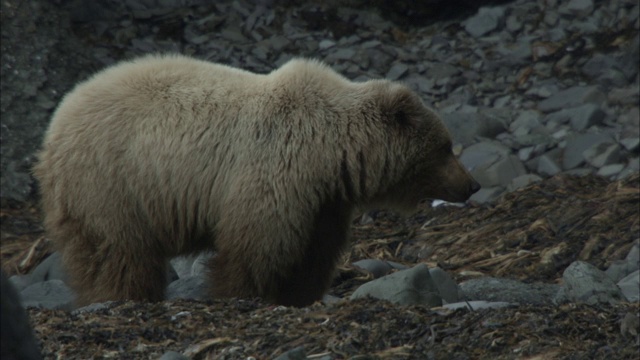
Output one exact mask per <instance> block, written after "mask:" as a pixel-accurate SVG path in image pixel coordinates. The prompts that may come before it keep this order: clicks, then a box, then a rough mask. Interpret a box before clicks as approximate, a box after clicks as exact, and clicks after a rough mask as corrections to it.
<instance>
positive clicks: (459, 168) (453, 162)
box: [442, 154, 481, 202]
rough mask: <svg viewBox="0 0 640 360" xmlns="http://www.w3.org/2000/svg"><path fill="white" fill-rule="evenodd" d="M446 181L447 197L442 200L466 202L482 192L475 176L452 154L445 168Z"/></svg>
mask: <svg viewBox="0 0 640 360" xmlns="http://www.w3.org/2000/svg"><path fill="white" fill-rule="evenodd" d="M443 170H444V174H445V175H444V177H445V179H446V181H445V182H444V184H447V185H445V194H446V195H445V196H443V197H442V200H445V201H452V202H464V201H467V200H468V199H469V197H471V195H473V194H475V193H476V192H478V190H480V188H481V186H480V183H478V182H477V181H476V180H475V179H474V178H473V176H471V174H470V173H469V171H467V169H465V167H464V166H463V165H462V164H461V163H460V161H459V160H458V159H457V158H456V157H455V156H454V155H453V154H451V155H450V157H449V159H448V161H447V162H446V165H445V167H444V169H443Z"/></svg>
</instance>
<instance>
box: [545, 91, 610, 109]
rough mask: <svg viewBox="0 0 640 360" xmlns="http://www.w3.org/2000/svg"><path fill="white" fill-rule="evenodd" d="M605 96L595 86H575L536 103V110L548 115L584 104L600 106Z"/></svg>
mask: <svg viewBox="0 0 640 360" xmlns="http://www.w3.org/2000/svg"><path fill="white" fill-rule="evenodd" d="M604 100H605V95H604V93H603V92H602V91H600V90H599V89H598V87H597V86H575V87H572V88H568V89H566V90H562V91H560V92H558V93H556V94H554V95H553V96H551V97H549V98H547V99H544V100H542V101H540V102H539V103H538V110H540V111H542V112H545V113H549V112H552V111H557V110H560V109H566V108H571V107H576V106H579V105H583V104H585V103H594V104H598V105H599V104H601V103H602V102H603V101H604Z"/></svg>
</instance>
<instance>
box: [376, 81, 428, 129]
mask: <svg viewBox="0 0 640 360" xmlns="http://www.w3.org/2000/svg"><path fill="white" fill-rule="evenodd" d="M380 106H381V107H382V109H381V110H382V114H384V115H383V116H384V117H385V118H386V119H387V120H388V121H389V122H390V123H392V124H393V125H396V126H400V127H410V128H413V127H416V126H418V125H419V123H420V118H421V116H422V115H423V114H424V105H423V104H422V101H421V100H420V99H419V98H418V96H417V95H416V94H414V93H413V92H412V91H411V90H409V89H408V88H407V87H405V86H402V85H397V84H393V85H391V86H389V87H387V89H386V91H384V95H383V99H382V101H381V104H380Z"/></svg>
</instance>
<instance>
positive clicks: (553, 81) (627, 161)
mask: <svg viewBox="0 0 640 360" xmlns="http://www.w3.org/2000/svg"><path fill="white" fill-rule="evenodd" d="M427 3H430V2H427ZM443 3H444V2H441V1H433V4H431V6H433V9H438V12H437V13H434V12H433V11H431V12H430V11H428V9H429V4H425V5H423V6H424V7H425V8H416V9H412V10H411V11H409V10H407V9H408V8H407V7H404V5H405V3H404V2H398V5H397V6H396V7H393V8H391V9H390V8H388V7H385V6H383V4H385V3H384V2H373V3H371V4H368V3H367V2H361V1H347V2H344V3H342V2H341V3H338V2H313V1H308V2H303V1H295V2H285V1H256V2H250V1H219V2H215V4H211V2H207V1H197V0H192V1H188V0H182V1H180V0H177V1H170V0H168V1H152V0H149V1H133V0H131V1H122V2H117V1H105V2H84V1H55V2H38V1H28V2H21V1H12V0H10V1H5V2H3V3H2V23H3V26H2V30H1V31H2V43H1V47H2V49H1V50H2V54H1V57H2V64H1V65H2V68H1V71H2V84H1V93H0V94H1V100H2V102H1V104H2V105H1V108H0V112H1V115H2V118H1V120H2V121H1V123H0V127H1V130H2V132H1V139H2V142H1V144H0V150H1V152H2V158H1V161H0V166H1V169H2V172H1V175H0V179H1V180H2V181H1V183H0V191H1V197H0V199H1V201H2V202H1V205H2V206H1V211H0V217H1V219H2V229H1V230H2V232H1V237H0V255H1V258H2V268H3V271H4V272H5V273H7V274H8V275H9V276H10V282H11V284H12V286H14V287H15V288H16V290H17V291H18V292H19V293H20V296H21V299H22V305H23V306H26V307H27V313H28V315H29V317H30V321H31V324H32V326H33V328H34V333H35V337H36V339H37V340H38V341H39V343H40V345H41V350H42V354H43V356H44V358H51V359H53V358H62V359H66V358H69V359H75V358H77V359H85V358H121V359H143V358H144V359H147V358H154V359H155V358H162V359H165V360H168V359H185V358H187V359H188V358H191V359H214V358H215V359H249V358H255V359H271V358H278V359H324V360H329V359H347V358H349V359H368V358H381V359H403V358H415V359H427V358H429V359H489V358H491V359H521V358H530V359H604V358H620V359H627V358H628V359H633V358H636V356H637V355H638V353H639V346H640V340H639V337H638V333H639V331H640V328H639V325H638V324H639V320H638V319H639V313H638V311H639V309H640V308H639V305H638V304H639V301H640V300H639V295H638V292H639V291H638V287H639V286H640V275H639V271H638V267H639V259H640V257H639V255H638V254H639V248H640V220H639V219H640V180H639V175H638V174H639V170H640V107H639V101H640V95H639V79H640V77H639V65H640V30H639V29H640V16H639V12H640V5H639V4H638V2H637V1H630V0H626V1H625V0H613V1H593V0H567V1H554V0H538V1H524V0H516V1H510V2H486V4H484V3H483V4H482V5H483V6H479V5H480V4H476V5H473V6H472V5H470V4H467V3H466V2H465V1H452V2H451V3H450V4H448V7H447V4H443ZM459 7H463V8H464V11H462V8H460V9H459V11H456V9H458V8H459ZM409 9H411V8H410V7H409ZM155 52H162V53H166V52H179V53H183V54H187V55H192V56H194V57H197V58H201V59H205V60H208V61H212V62H219V63H223V64H227V65H230V66H234V67H239V68H243V69H246V70H250V71H253V72H258V73H268V72H270V71H271V70H273V69H274V68H277V67H279V66H280V65H282V64H284V63H285V62H286V61H288V60H289V59H291V58H294V57H307V58H315V59H319V60H322V61H324V62H325V63H327V64H328V65H329V66H331V68H333V69H334V70H336V71H337V72H339V73H341V74H343V75H344V76H345V77H347V78H349V79H351V80H354V81H364V80H367V79H375V78H386V79H390V80H396V81H400V82H403V83H405V84H407V85H408V86H410V87H411V88H412V89H413V90H414V91H416V92H417V93H418V94H419V95H420V97H421V98H422V100H423V101H424V102H425V103H426V104H428V105H429V106H430V107H432V108H433V109H434V110H435V111H436V112H437V113H438V114H439V115H440V116H441V117H442V119H443V121H444V123H445V124H446V126H447V128H448V129H449V131H450V132H451V134H452V137H453V138H454V145H453V147H454V153H455V154H456V155H458V156H459V158H460V160H461V162H462V163H463V164H464V165H465V166H466V167H467V168H468V169H469V170H470V172H471V173H472V175H473V176H474V177H475V178H476V180H477V181H478V182H480V184H481V185H482V189H481V190H480V191H479V192H477V193H476V194H475V195H474V196H473V197H472V198H471V200H470V201H469V202H468V203H467V204H447V203H440V202H428V203H424V204H423V205H422V206H421V208H420V211H418V212H417V213H416V214H413V215H411V216H409V217H406V218H402V217H399V216H398V215H396V214H393V213H391V212H387V211H385V210H384V209H379V210H376V211H371V212H368V213H365V214H359V216H358V218H357V219H355V220H354V221H353V224H352V232H353V246H352V248H351V250H350V251H349V252H348V253H347V254H345V258H344V261H343V263H342V265H341V266H340V268H339V272H338V274H337V276H336V278H335V280H334V282H333V285H332V287H331V290H330V291H329V293H328V294H327V295H326V296H325V298H324V299H323V301H322V302H318V303H316V304H314V305H312V306H310V307H306V308H301V309H297V308H287V307H274V306H271V305H269V304H265V303H262V302H261V301H260V300H258V299H242V300H235V299H231V300H230V299H224V300H219V299H216V300H211V299H207V298H206V296H205V288H204V286H205V279H204V276H205V269H204V266H203V265H202V262H203V261H205V260H206V259H208V258H210V257H211V256H213V254H211V253H202V254H198V255H195V256H192V257H181V258H176V259H173V260H172V261H171V265H172V266H171V269H170V270H171V271H170V272H169V274H168V275H167V276H168V277H169V280H170V285H169V286H168V289H167V299H166V301H165V302H162V303H155V304H151V303H135V302H109V303H100V304H93V305H90V306H88V307H85V308H81V309H75V308H74V307H73V299H74V294H73V292H72V291H71V290H70V289H69V288H68V287H67V285H66V282H67V280H68V279H67V278H66V274H65V273H64V270H63V269H62V268H61V266H60V263H59V254H58V253H56V252H54V249H53V247H52V245H51V244H50V241H49V240H48V239H47V237H46V234H44V232H43V229H42V225H41V213H40V211H39V208H38V206H37V198H38V195H37V185H36V184H35V182H34V180H33V178H32V177H31V175H30V169H31V166H32V165H33V163H34V161H35V155H34V154H35V152H36V150H37V149H38V148H39V146H40V143H41V141H42V134H43V133H44V130H45V129H46V126H47V124H48V121H49V119H50V116H51V113H52V112H53V110H54V109H55V107H56V105H57V104H58V103H59V101H60V100H61V97H62V96H63V95H64V94H65V93H66V92H68V91H69V90H70V89H71V88H72V87H73V85H74V84H75V83H76V82H78V81H80V80H83V79H85V78H87V77H88V76H90V74H92V73H93V72H95V71H97V70H100V69H102V68H104V67H106V66H109V65H112V64H114V63H116V62H118V61H120V60H123V59H129V58H132V57H135V56H138V55H142V54H147V53H155ZM3 301H4V298H3ZM3 321H4V320H3ZM3 339H4V335H3Z"/></svg>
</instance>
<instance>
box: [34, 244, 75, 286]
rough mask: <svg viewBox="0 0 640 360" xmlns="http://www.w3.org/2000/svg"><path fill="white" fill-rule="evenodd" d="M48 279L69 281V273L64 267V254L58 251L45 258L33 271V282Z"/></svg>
mask: <svg viewBox="0 0 640 360" xmlns="http://www.w3.org/2000/svg"><path fill="white" fill-rule="evenodd" d="M47 280H62V281H64V282H68V280H69V275H67V273H66V271H65V270H64V269H63V267H62V255H61V254H60V253H59V252H57V251H56V252H54V253H53V254H51V255H49V257H47V258H46V259H44V261H42V262H41V263H40V265H38V266H36V268H35V269H34V270H33V271H32V272H31V282H32V283H37V282H40V281H47Z"/></svg>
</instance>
